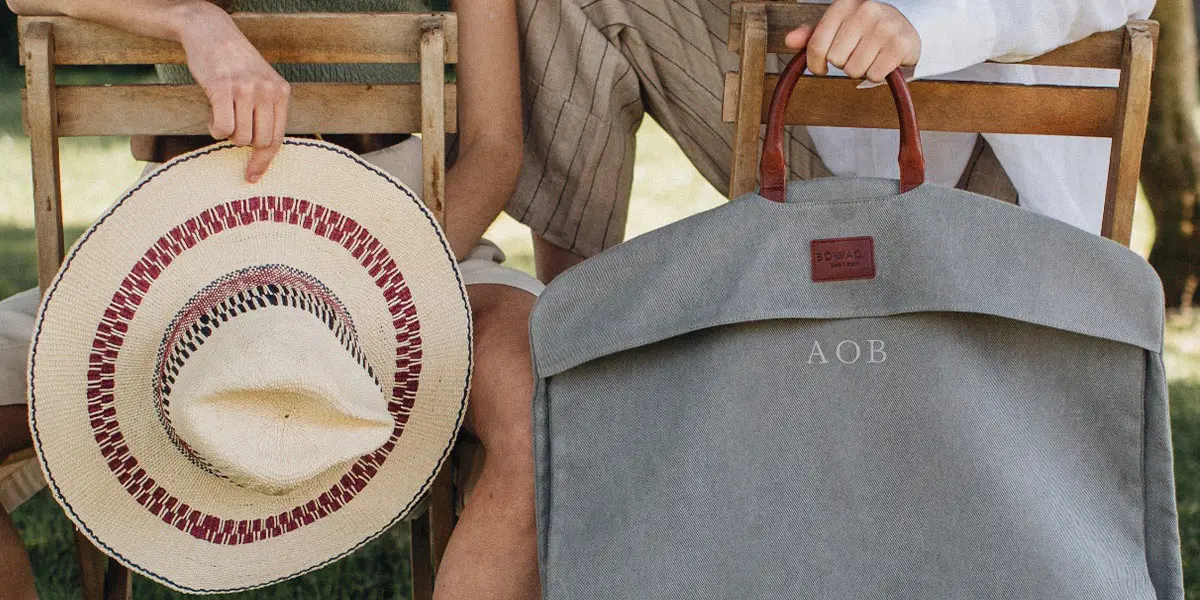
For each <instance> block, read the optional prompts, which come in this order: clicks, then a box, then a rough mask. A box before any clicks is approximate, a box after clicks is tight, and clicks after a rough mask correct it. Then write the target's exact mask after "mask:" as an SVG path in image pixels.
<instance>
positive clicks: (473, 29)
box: [446, 0, 524, 258]
mask: <svg viewBox="0 0 1200 600" xmlns="http://www.w3.org/2000/svg"><path fill="white" fill-rule="evenodd" d="M453 6H454V10H455V12H456V13H457V14H458V66H457V75H458V78H457V81H458V129H459V140H460V144H459V153H458V161H457V162H456V163H455V165H454V167H453V168H452V169H450V171H449V172H447V173H446V234H447V236H448V237H449V238H450V245H451V247H452V249H453V250H454V254H455V256H457V257H459V258H463V257H464V256H466V254H467V253H468V252H470V251H471V248H473V247H474V246H475V244H477V243H479V238H480V237H481V236H482V235H483V232H484V231H486V230H487V228H488V226H490V225H491V224H492V221H494V220H495V219H496V217H497V216H499V215H500V211H501V210H503V209H504V205H505V204H506V203H507V202H508V200H509V198H510V197H511V196H512V193H513V190H514V189H515V188H516V182H517V175H518V171H519V170H520V166H521V136H522V132H523V131H524V128H523V127H522V125H521V86H520V65H519V63H518V60H519V59H518V42H517V10H516V3H515V0H462V1H457V2H454V5H453Z"/></svg>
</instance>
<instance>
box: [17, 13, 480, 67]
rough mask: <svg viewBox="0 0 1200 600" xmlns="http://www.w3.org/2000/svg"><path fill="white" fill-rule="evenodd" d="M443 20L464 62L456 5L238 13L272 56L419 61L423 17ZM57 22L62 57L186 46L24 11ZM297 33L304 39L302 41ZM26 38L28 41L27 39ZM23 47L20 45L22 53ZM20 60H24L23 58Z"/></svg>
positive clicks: (150, 52) (175, 57)
mask: <svg viewBox="0 0 1200 600" xmlns="http://www.w3.org/2000/svg"><path fill="white" fill-rule="evenodd" d="M434 15H436V16H437V17H438V18H441V19H443V20H444V28H445V31H446V35H445V40H446V42H445V60H446V62H447V63H456V62H458V42H457V40H458V20H457V18H456V17H455V15H454V14H453V13H434V14H433V15H431V14H430V13H305V14H277V13H270V14H268V13H237V14H234V15H233V19H234V22H235V23H237V26H238V27H239V28H240V29H241V30H242V32H243V33H245V34H246V37H247V38H249V40H250V42H251V43H253V44H254V46H255V47H256V48H258V50H259V52H261V53H262V54H263V56H264V57H266V59H267V60H268V61H270V62H272V63H414V64H415V63H418V62H420V50H419V48H420V41H421V23H422V22H424V20H426V19H428V18H430V17H431V16H434ZM33 22H48V23H50V24H51V25H52V26H53V28H54V40H55V55H54V60H55V63H56V64H60V65H121V64H126V65H141V64H184V63H185V61H186V57H185V56H184V53H183V48H182V47H181V46H180V45H179V44H177V43H175V42H170V41H166V40H158V39H153V38H147V37H142V36H138V35H134V34H131V33H125V32H123V31H120V30H118V29H115V28H112V27H108V26H106V25H100V24H97V23H92V22H89V21H84V20H81V19H72V18H69V17H21V18H20V19H19V24H18V27H19V31H25V30H26V29H27V27H28V26H29V24H30V23H33ZM296 40H304V43H303V44H297V43H296ZM22 43H24V41H23V40H22ZM23 56H24V53H22V57H23ZM22 64H24V63H23V62H22Z"/></svg>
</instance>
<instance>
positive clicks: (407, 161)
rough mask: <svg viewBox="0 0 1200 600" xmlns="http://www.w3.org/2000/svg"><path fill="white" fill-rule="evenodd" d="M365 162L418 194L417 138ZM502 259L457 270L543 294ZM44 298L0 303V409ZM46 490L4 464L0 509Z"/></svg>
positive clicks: (488, 252) (12, 394) (15, 394)
mask: <svg viewBox="0 0 1200 600" xmlns="http://www.w3.org/2000/svg"><path fill="white" fill-rule="evenodd" d="M363 158H364V159H366V160H367V161H368V162H370V163H372V164H374V165H375V166H377V167H379V168H381V169H383V170H385V171H387V172H388V173H389V174H391V175H392V176H393V177H396V178H397V179H399V180H400V181H403V182H404V183H406V184H408V185H409V187H410V188H412V189H413V190H415V191H416V193H418V194H420V190H421V189H422V186H421V143H420V140H419V139H417V138H411V139H409V140H407V141H405V142H403V143H400V144H397V145H395V146H392V147H390V148H384V149H383V150H379V151H378V152H370V153H367V154H364V155H363ZM155 167H157V165H148V166H147V168H146V172H145V173H148V172H149V171H151V170H153V169H154V168H155ZM145 173H143V174H145ZM504 259H505V257H504V252H502V251H501V250H500V248H499V247H497V246H496V245H495V244H493V243H492V242H490V241H488V240H482V241H480V243H479V245H478V246H476V247H475V248H474V249H473V250H471V252H470V254H468V255H467V258H466V259H465V260H463V261H462V262H460V263H459V265H458V268H459V272H460V273H462V277H463V283H464V284H465V285H468V286H470V285H506V286H509V287H513V288H517V289H520V290H524V291H526V292H529V293H530V294H533V295H535V296H536V295H538V294H540V293H541V291H542V287H543V286H542V284H541V282H539V281H538V280H537V279H535V278H533V277H531V276H530V275H527V274H526V273H523V272H521V271H518V270H516V269H513V268H510V267H505V266H503V264H502V263H503V262H504ZM40 299H41V295H40V294H39V293H38V290H37V289H30V290H25V291H24V292H20V293H18V294H15V295H13V296H9V297H8V298H5V299H4V300H2V301H0V406H7V405H14V404H25V403H26V396H25V371H26V361H27V359H28V356H29V342H30V339H31V338H32V336H33V325H34V318H35V317H36V315H37V310H38V305H39V304H40ZM0 460H3V457H0ZM45 485H46V482H45V480H44V479H43V478H42V471H41V468H40V466H39V465H38V463H37V459H34V458H30V459H26V460H24V461H20V462H17V463H14V464H9V465H0V506H3V507H4V508H5V510H8V511H11V510H12V509H14V508H16V507H17V506H20V505H21V504H22V503H24V502H25V501H26V500H28V499H29V498H30V497H32V496H33V495H34V494H35V493H37V492H38V491H39V490H40V489H42V488H43V487H45Z"/></svg>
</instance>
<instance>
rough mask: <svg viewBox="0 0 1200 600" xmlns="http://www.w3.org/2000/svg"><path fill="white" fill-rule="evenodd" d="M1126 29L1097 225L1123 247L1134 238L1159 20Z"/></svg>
mask: <svg viewBox="0 0 1200 600" xmlns="http://www.w3.org/2000/svg"><path fill="white" fill-rule="evenodd" d="M1126 30H1127V31H1128V32H1129V35H1128V38H1127V42H1126V43H1127V44H1128V45H1129V47H1128V51H1127V52H1126V53H1125V60H1124V64H1123V66H1122V68H1121V87H1120V95H1119V96H1118V103H1117V107H1116V111H1117V112H1116V118H1115V120H1114V125H1115V127H1114V132H1113V134H1114V136H1113V144H1112V147H1111V148H1110V155H1109V163H1108V193H1107V195H1106V197H1105V200H1104V220H1103V221H1102V223H1101V225H1100V234H1101V235H1103V236H1104V237H1106V238H1108V239H1110V240H1112V241H1114V242H1117V243H1118V244H1122V245H1124V246H1128V245H1129V241H1130V238H1132V237H1133V210H1134V205H1135V204H1136V200H1137V188H1138V177H1139V175H1140V174H1141V169H1142V145H1143V143H1144V142H1145V138H1146V120H1147V119H1148V115H1149V112H1150V76H1151V73H1152V72H1153V71H1154V52H1155V44H1156V43H1157V41H1158V23H1155V22H1153V21H1150V22H1148V23H1147V22H1145V21H1142V22H1134V23H1130V24H1128V25H1126Z"/></svg>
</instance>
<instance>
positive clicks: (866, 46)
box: [785, 0, 921, 83]
mask: <svg viewBox="0 0 1200 600" xmlns="http://www.w3.org/2000/svg"><path fill="white" fill-rule="evenodd" d="M785 42H786V43H787V45H788V46H789V47H793V48H797V49H799V48H801V47H805V45H807V48H808V69H809V71H811V72H812V73H814V74H816V75H826V74H828V70H829V69H828V65H833V66H835V67H837V68H839V69H842V70H843V71H844V72H845V73H846V74H847V75H849V76H850V77H854V78H861V77H864V76H865V77H866V78H867V79H869V80H871V81H873V82H876V83H879V82H882V81H883V80H884V78H886V77H887V74H888V73H890V72H892V71H893V70H895V69H896V68H897V67H900V66H901V65H913V64H916V62H917V60H918V59H919V58H920V48H921V38H920V35H919V34H918V33H917V31H916V29H914V28H913V26H912V24H911V23H909V21H908V19H906V18H905V17H904V15H903V14H902V13H900V11H898V10H896V8H895V7H893V6H891V5H888V4H883V3H881V2H877V1H875V0H837V1H835V2H834V3H833V4H831V5H830V6H829V8H828V9H827V10H826V11H825V15H824V16H823V17H822V18H821V21H820V22H819V23H817V26H816V27H815V28H813V29H812V30H811V31H808V30H806V28H805V27H800V28H797V29H796V30H795V31H792V32H791V33H789V34H788V36H787V38H786V40H785Z"/></svg>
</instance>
